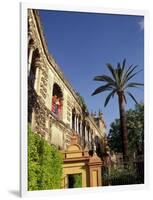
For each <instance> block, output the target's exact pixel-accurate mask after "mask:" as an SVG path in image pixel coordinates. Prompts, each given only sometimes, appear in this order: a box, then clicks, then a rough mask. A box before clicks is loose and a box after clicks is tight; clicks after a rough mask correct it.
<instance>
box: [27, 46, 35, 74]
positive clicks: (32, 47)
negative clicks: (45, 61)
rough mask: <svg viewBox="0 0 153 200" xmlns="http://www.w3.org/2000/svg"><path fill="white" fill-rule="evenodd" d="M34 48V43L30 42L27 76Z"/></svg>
mask: <svg viewBox="0 0 153 200" xmlns="http://www.w3.org/2000/svg"><path fill="white" fill-rule="evenodd" d="M34 50H35V46H34V44H31V45H30V46H29V57H28V76H29V74H30V69H31V63H32V55H33V52H34Z"/></svg>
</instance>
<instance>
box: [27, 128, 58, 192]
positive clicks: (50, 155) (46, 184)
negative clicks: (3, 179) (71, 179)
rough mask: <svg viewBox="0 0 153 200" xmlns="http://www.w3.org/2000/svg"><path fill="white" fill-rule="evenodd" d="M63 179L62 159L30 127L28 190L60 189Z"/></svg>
mask: <svg viewBox="0 0 153 200" xmlns="http://www.w3.org/2000/svg"><path fill="white" fill-rule="evenodd" d="M61 178H62V157H61V154H60V152H59V151H58V150H57V148H56V147H55V146H52V145H50V144H48V142H47V141H45V140H44V139H43V138H41V137H40V136H39V135H38V134H35V133H33V132H32V131H31V128H30V127H28V190H48V189H58V188H60V185H61Z"/></svg>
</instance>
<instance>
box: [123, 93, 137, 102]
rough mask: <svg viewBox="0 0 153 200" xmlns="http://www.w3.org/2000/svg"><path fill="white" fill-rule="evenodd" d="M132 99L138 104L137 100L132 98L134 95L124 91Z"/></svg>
mask: <svg viewBox="0 0 153 200" xmlns="http://www.w3.org/2000/svg"><path fill="white" fill-rule="evenodd" d="M126 93H127V94H128V95H129V96H130V97H131V98H132V99H133V101H134V102H135V103H136V104H138V102H137V100H136V99H135V98H134V96H133V95H132V94H131V93H130V92H126Z"/></svg>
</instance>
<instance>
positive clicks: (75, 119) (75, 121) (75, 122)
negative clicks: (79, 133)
mask: <svg viewBox="0 0 153 200" xmlns="http://www.w3.org/2000/svg"><path fill="white" fill-rule="evenodd" d="M76 124H77V118H76V115H74V130H75V132H76V127H77V126H76Z"/></svg>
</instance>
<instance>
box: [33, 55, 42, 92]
mask: <svg viewBox="0 0 153 200" xmlns="http://www.w3.org/2000/svg"><path fill="white" fill-rule="evenodd" d="M41 64H42V62H41V59H40V58H36V59H35V67H36V76H35V83H34V88H35V90H36V91H38V92H39V85H40V72H41V70H40V69H41Z"/></svg>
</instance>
